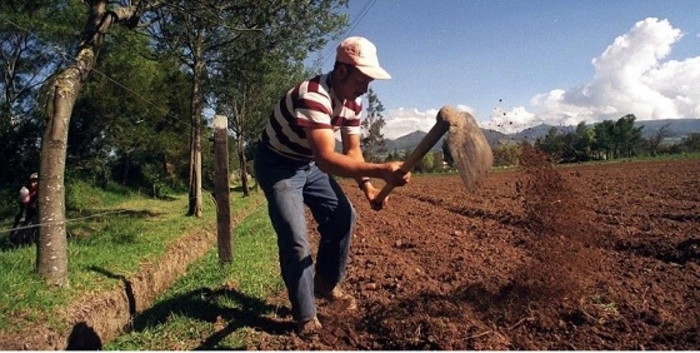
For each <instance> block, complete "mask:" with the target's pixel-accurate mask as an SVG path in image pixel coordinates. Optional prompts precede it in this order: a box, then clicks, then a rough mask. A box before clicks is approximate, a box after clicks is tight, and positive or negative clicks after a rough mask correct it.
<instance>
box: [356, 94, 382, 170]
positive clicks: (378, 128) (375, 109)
mask: <svg viewBox="0 0 700 353" xmlns="http://www.w3.org/2000/svg"><path fill="white" fill-rule="evenodd" d="M366 110H367V115H366V116H365V118H364V119H362V122H361V124H360V127H361V129H362V134H361V137H360V145H361V146H362V152H363V153H364V154H365V160H367V161H369V162H377V161H378V158H377V154H378V153H382V152H385V146H386V139H385V138H384V134H383V133H382V129H383V128H384V125H385V122H384V115H382V112H384V105H382V102H381V101H380V100H379V98H378V97H377V94H376V93H375V92H374V90H373V89H371V88H370V89H369V93H368V94H367V109H366Z"/></svg>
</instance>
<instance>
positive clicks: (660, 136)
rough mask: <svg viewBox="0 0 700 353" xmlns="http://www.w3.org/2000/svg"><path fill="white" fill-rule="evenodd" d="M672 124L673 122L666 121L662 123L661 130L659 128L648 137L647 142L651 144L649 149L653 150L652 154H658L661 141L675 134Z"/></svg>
mask: <svg viewBox="0 0 700 353" xmlns="http://www.w3.org/2000/svg"><path fill="white" fill-rule="evenodd" d="M669 126H671V123H666V124H663V125H661V127H660V128H659V130H657V131H656V132H655V133H654V135H652V136H651V137H649V138H648V139H647V143H648V145H649V151H650V152H651V155H652V156H656V154H657V153H658V151H659V145H661V142H662V141H663V140H664V139H665V138H667V137H670V136H672V135H673V132H672V131H671V129H670V128H669Z"/></svg>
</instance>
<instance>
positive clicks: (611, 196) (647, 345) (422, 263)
mask: <svg viewBox="0 0 700 353" xmlns="http://www.w3.org/2000/svg"><path fill="white" fill-rule="evenodd" d="M523 160H524V161H525V162H526V163H524V166H523V170H522V171H521V172H504V173H493V174H491V175H490V176H489V178H488V180H487V181H486V183H485V185H483V187H482V188H481V189H480V190H479V191H478V192H476V193H475V194H468V193H466V192H464V191H463V188H462V186H461V180H460V179H459V177H458V176H431V177H415V178H414V179H413V180H412V182H411V184H410V185H409V186H407V187H405V188H400V189H397V190H395V191H394V193H393V194H392V197H391V199H390V202H391V207H390V208H389V209H387V210H383V211H381V212H374V211H372V210H370V208H369V207H368V205H367V202H366V201H365V200H364V198H363V195H361V193H360V191H359V190H357V187H356V186H354V184H353V183H352V182H348V183H347V184H345V186H346V188H345V189H346V190H347V192H348V194H349V196H350V197H351V199H352V201H353V203H354V204H355V205H356V207H357V209H358V212H359V215H360V217H359V221H358V225H357V229H356V232H355V237H354V239H353V248H352V253H351V261H350V264H349V270H348V276H347V279H346V281H345V282H344V285H345V288H346V289H347V290H349V291H350V292H352V293H353V294H354V295H355V296H356V297H357V298H358V300H359V304H360V307H359V310H358V311H357V312H356V313H354V314H343V315H337V314H336V313H335V311H334V310H333V308H330V307H328V306H327V305H324V304H323V303H322V304H321V305H320V314H321V315H320V316H321V321H322V323H323V324H324V326H325V327H324V328H325V330H324V332H323V334H322V335H321V337H319V338H318V339H315V340H311V341H303V340H300V339H298V338H297V337H296V336H295V335H293V334H287V333H286V332H285V333H281V334H280V333H279V332H278V333H273V334H269V333H266V332H265V330H262V331H258V334H257V335H254V336H253V337H251V339H252V340H253V341H254V343H252V344H251V346H250V348H260V349H273V350H275V349H352V350H360V349H397V350H398V349H449V350H467V349H469V350H471V349H488V350H502V349H536V350H544V349H547V350H549V349H566V350H583V349H585V350H590V349H593V350H628V349H629V350H638V349H654V350H667V349H669V350H670V349H680V350H688V349H691V350H692V349H698V348H700V340H699V337H698V332H699V330H698V315H699V313H700V308H699V307H698V303H700V290H699V284H700V266H699V261H700V178H698V175H700V161H664V162H643V163H642V162H640V163H618V164H609V165H591V166H576V167H566V168H557V169H554V168H552V167H551V166H550V165H549V164H548V163H547V162H546V159H544V157H543V156H541V155H538V154H537V153H536V152H534V151H528V152H526V154H525V155H524V156H523ZM271 300H272V301H276V302H278V303H283V304H284V305H288V304H287V303H286V300H285V298H283V296H280V297H279V298H273V299H271ZM282 319H283V320H287V321H288V320H289V318H288V317H287V318H282Z"/></svg>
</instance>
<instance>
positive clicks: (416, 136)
mask: <svg viewBox="0 0 700 353" xmlns="http://www.w3.org/2000/svg"><path fill="white" fill-rule="evenodd" d="M666 124H668V129H669V130H670V134H671V136H670V137H671V138H673V139H680V138H683V137H685V136H687V135H688V134H691V133H700V119H666V120H644V121H635V123H634V125H635V126H637V127H639V126H644V128H643V129H642V134H643V136H644V137H650V136H653V135H654V134H655V133H656V132H658V131H659V129H661V127H663V126H664V125H666ZM551 128H552V125H547V124H541V125H537V126H534V127H531V128H527V129H525V130H523V131H520V132H518V133H513V134H504V133H502V132H498V131H495V130H490V129H481V130H482V131H483V132H484V136H485V137H486V140H488V142H489V144H490V145H491V146H495V145H497V144H503V143H519V142H521V141H528V142H531V143H532V142H534V141H535V140H537V139H538V138H543V137H544V136H546V135H547V133H548V132H549V129H551ZM556 128H557V129H559V131H560V132H562V133H568V132H572V131H575V130H576V127H575V126H557V127H556ZM425 135H427V133H426V132H423V131H419V130H417V131H414V132H412V133H410V134H407V135H404V136H401V137H399V138H396V139H393V140H392V139H387V141H386V149H387V151H389V152H391V151H394V150H399V151H401V150H407V149H408V150H412V149H413V148H415V147H416V146H417V145H418V143H419V142H420V141H421V140H422V139H423V137H425ZM441 146H442V139H441V140H440V141H439V142H438V143H436V144H435V146H434V147H433V148H432V150H433V151H440V150H441V148H442V147H441Z"/></svg>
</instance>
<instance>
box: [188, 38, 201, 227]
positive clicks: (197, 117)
mask: <svg viewBox="0 0 700 353" xmlns="http://www.w3.org/2000/svg"><path fill="white" fill-rule="evenodd" d="M195 50H196V51H197V52H196V53H195V57H197V58H201V56H202V44H201V40H200V42H199V43H198V45H197V46H196V48H195ZM203 72H204V62H203V61H202V60H197V59H195V63H194V70H193V79H192V108H191V109H192V110H191V113H192V119H191V121H192V128H191V131H192V133H191V134H190V138H191V141H190V204H189V212H188V213H187V214H188V215H189V216H195V217H202V141H201V137H202V119H201V116H202V106H201V103H200V97H199V89H200V85H201V80H202V73H203Z"/></svg>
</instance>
